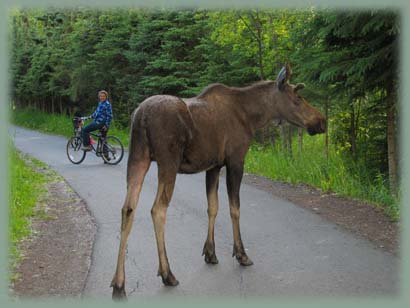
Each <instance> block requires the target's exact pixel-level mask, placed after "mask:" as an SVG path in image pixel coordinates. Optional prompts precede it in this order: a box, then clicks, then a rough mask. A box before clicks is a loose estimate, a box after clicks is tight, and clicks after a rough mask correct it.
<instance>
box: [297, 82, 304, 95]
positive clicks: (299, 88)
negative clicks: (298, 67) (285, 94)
mask: <svg viewBox="0 0 410 308" xmlns="http://www.w3.org/2000/svg"><path fill="white" fill-rule="evenodd" d="M304 87H305V84H304V83H298V84H297V85H296V86H295V89H294V91H295V93H296V92H297V91H299V90H302V89H303V88H304Z"/></svg>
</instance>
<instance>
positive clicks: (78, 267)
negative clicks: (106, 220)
mask: <svg viewBox="0 0 410 308" xmlns="http://www.w3.org/2000/svg"><path fill="white" fill-rule="evenodd" d="M37 171H38V170H37ZM39 172H52V171H50V170H49V169H48V171H47V170H40V171H39ZM51 178H52V180H51V181H50V182H49V183H48V184H47V190H48V193H47V196H46V198H45V200H42V201H41V202H40V204H39V205H38V209H37V210H38V211H40V212H41V214H40V215H37V216H39V217H36V218H34V219H33V221H32V226H31V227H32V230H33V232H32V236H31V237H30V238H28V239H26V240H25V241H24V242H23V243H22V244H21V249H22V251H23V260H22V261H21V262H20V264H19V265H18V267H17V268H16V273H17V277H18V278H17V280H16V281H15V282H14V283H13V284H12V285H11V296H17V297H19V298H33V297H36V298H39V297H40V298H41V297H47V298H48V297H50V296H51V297H70V298H72V297H80V296H81V293H82V291H83V289H84V286H85V283H86V279H87V275H88V270H89V267H90V264H91V254H92V246H93V242H94V237H95V235H96V224H95V222H94V221H93V218H92V216H91V214H90V213H89V212H88V210H87V205H86V204H85V203H84V201H82V200H81V199H80V198H79V196H78V195H77V194H76V193H75V192H74V191H73V190H72V189H71V187H70V186H69V185H68V184H67V183H66V182H65V181H64V180H63V179H62V178H61V177H59V176H57V175H55V174H54V176H52V177H51Z"/></svg>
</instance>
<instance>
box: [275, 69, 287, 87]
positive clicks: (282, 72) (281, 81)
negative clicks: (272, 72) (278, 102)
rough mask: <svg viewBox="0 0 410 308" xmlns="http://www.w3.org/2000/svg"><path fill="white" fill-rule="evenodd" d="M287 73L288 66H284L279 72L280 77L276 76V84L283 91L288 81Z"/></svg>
mask: <svg viewBox="0 0 410 308" xmlns="http://www.w3.org/2000/svg"><path fill="white" fill-rule="evenodd" d="M286 75H287V73H286V67H282V69H281V70H280V72H279V74H278V77H276V84H277V86H278V88H279V90H280V91H282V90H283V89H284V88H285V83H286V81H287V79H286Z"/></svg>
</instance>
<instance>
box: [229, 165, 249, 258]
mask: <svg viewBox="0 0 410 308" xmlns="http://www.w3.org/2000/svg"><path fill="white" fill-rule="evenodd" d="M242 175H243V164H242V165H237V166H228V167H227V177H226V184H227V188H228V197H229V210H230V214H231V220H232V229H233V241H234V244H233V253H232V256H233V257H236V259H237V260H238V262H239V264H240V265H243V266H248V265H252V264H253V262H252V260H251V259H250V258H249V257H248V256H247V254H246V252H245V248H244V246H243V243H242V239H241V231H240V226H239V216H240V200H239V189H240V185H241V181H242Z"/></svg>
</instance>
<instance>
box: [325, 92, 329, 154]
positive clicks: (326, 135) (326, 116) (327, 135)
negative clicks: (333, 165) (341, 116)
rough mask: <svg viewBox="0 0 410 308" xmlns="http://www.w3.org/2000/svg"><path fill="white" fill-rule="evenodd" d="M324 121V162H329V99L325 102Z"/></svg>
mask: <svg viewBox="0 0 410 308" xmlns="http://www.w3.org/2000/svg"><path fill="white" fill-rule="evenodd" d="M325 119H326V126H327V127H326V131H325V156H326V162H329V98H326V101H325Z"/></svg>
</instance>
